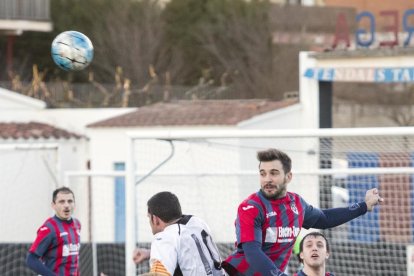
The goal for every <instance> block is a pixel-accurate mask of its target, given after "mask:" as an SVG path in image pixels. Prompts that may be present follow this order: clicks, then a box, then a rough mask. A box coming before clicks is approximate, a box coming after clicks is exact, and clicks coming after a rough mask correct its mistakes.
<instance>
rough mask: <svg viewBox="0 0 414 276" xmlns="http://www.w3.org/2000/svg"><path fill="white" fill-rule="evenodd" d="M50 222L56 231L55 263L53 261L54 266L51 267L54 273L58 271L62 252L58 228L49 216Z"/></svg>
mask: <svg viewBox="0 0 414 276" xmlns="http://www.w3.org/2000/svg"><path fill="white" fill-rule="evenodd" d="M49 222H50V224H52V226H53V228H54V229H55V233H56V240H57V249H56V251H57V252H56V256H55V258H56V263H55V267H54V268H53V272H55V273H59V267H60V265H61V264H62V253H63V246H62V245H63V241H62V238H61V237H60V230H59V226H58V225H57V222H56V221H55V220H54V219H53V218H50V219H49Z"/></svg>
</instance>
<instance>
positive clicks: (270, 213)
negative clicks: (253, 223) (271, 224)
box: [266, 211, 277, 218]
mask: <svg viewBox="0 0 414 276" xmlns="http://www.w3.org/2000/svg"><path fill="white" fill-rule="evenodd" d="M276 215H277V213H276V212H275V211H272V212H269V213H267V214H266V218H270V217H275V216H276Z"/></svg>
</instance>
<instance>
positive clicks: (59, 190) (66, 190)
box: [52, 187, 75, 203]
mask: <svg viewBox="0 0 414 276" xmlns="http://www.w3.org/2000/svg"><path fill="white" fill-rule="evenodd" d="M58 193H62V194H72V195H73V199H75V194H74V193H73V192H72V190H71V189H69V188H68V187H60V188H57V189H56V190H54V191H53V195H52V201H53V203H55V202H56V197H57V195H58Z"/></svg>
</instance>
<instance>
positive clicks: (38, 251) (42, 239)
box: [29, 225, 54, 257]
mask: <svg viewBox="0 0 414 276" xmlns="http://www.w3.org/2000/svg"><path fill="white" fill-rule="evenodd" d="M53 238H54V234H53V231H52V230H51V229H50V228H49V227H47V226H46V225H43V226H42V227H40V228H39V229H38V230H37V236H36V239H35V241H34V242H33V244H32V245H31V247H30V249H29V252H30V253H33V254H35V255H37V256H39V257H42V256H44V254H45V253H46V252H47V250H48V248H49V246H50V244H52V241H53Z"/></svg>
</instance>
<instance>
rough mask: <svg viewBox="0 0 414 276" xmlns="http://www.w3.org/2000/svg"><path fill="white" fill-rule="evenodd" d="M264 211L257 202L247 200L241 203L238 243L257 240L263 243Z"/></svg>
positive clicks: (238, 221) (237, 230)
mask: <svg viewBox="0 0 414 276" xmlns="http://www.w3.org/2000/svg"><path fill="white" fill-rule="evenodd" d="M262 213H263V211H262V209H261V208H260V206H259V205H258V204H257V203H256V202H251V201H246V202H242V203H241V204H240V205H239V208H238V210H237V220H236V235H237V243H238V244H239V245H240V244H242V243H244V242H251V241H257V242H259V243H262V216H263V214H262Z"/></svg>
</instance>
